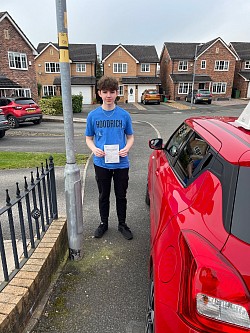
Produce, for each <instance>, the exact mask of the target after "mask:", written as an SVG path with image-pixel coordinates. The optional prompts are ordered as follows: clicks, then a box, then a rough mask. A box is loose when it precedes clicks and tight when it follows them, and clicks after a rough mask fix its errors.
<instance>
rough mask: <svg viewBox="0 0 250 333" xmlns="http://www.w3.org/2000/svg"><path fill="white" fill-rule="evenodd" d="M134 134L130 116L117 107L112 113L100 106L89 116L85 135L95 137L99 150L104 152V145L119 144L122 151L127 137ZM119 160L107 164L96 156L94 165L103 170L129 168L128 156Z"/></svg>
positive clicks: (102, 158)
mask: <svg viewBox="0 0 250 333" xmlns="http://www.w3.org/2000/svg"><path fill="white" fill-rule="evenodd" d="M133 133H134V131H133V127H132V120H131V117H130V114H129V113H128V112H127V111H125V110H124V109H122V108H120V107H119V106H117V105H116V106H115V108H114V110H112V111H105V110H103V108H102V107H101V106H99V107H98V108H97V109H95V110H93V111H91V112H90V113H89V114H88V117H87V127H86V131H85V135H86V136H93V137H94V143H95V145H96V147H97V148H100V149H102V150H104V145H114V144H118V145H119V150H121V149H122V148H124V147H125V146H126V135H132V134H133ZM119 160H120V162H119V163H105V158H104V157H97V156H94V164H95V165H97V166H100V167H102V168H106V169H123V168H129V158H128V156H125V157H121V156H120V158H119Z"/></svg>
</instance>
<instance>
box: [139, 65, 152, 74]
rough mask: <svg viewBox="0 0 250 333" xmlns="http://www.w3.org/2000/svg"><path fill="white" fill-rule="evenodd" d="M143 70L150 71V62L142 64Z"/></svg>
mask: <svg viewBox="0 0 250 333" xmlns="http://www.w3.org/2000/svg"><path fill="white" fill-rule="evenodd" d="M141 72H150V64H141Z"/></svg>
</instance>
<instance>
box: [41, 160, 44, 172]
mask: <svg viewBox="0 0 250 333" xmlns="http://www.w3.org/2000/svg"><path fill="white" fill-rule="evenodd" d="M41 167H42V172H41V174H42V175H44V167H43V163H41Z"/></svg>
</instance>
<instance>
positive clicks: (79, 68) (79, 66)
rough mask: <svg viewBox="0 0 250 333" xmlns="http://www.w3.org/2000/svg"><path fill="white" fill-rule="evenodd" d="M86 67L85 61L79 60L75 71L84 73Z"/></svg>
mask: <svg viewBox="0 0 250 333" xmlns="http://www.w3.org/2000/svg"><path fill="white" fill-rule="evenodd" d="M86 69H87V66H86V63H84V62H81V63H77V64H76V72H77V73H86Z"/></svg>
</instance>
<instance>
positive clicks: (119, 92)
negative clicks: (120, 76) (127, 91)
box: [118, 86, 124, 96]
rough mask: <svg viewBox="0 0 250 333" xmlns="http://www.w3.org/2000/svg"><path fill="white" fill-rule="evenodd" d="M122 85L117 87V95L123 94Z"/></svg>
mask: <svg viewBox="0 0 250 333" xmlns="http://www.w3.org/2000/svg"><path fill="white" fill-rule="evenodd" d="M123 94H124V93H123V86H119V88H118V96H123Z"/></svg>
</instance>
